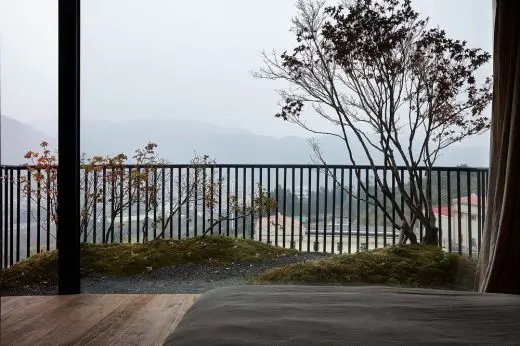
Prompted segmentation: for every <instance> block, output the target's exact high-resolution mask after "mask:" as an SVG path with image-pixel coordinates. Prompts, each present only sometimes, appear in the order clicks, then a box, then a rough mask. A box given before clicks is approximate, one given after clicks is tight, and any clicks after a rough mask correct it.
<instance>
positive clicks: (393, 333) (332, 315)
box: [165, 286, 520, 345]
mask: <svg viewBox="0 0 520 346" xmlns="http://www.w3.org/2000/svg"><path fill="white" fill-rule="evenodd" d="M340 344H342V345H343V344H370V345H374V344H488V345H489V344H492V345H497V344H509V345H512V344H513V345H514V344H518V345H520V296H509V295H499V294H496V295H495V294H477V293H472V292H455V291H439V290H426V289H400V288H389V287H375V286H361V287H359V286H358V287H329V286H236V287H227V288H220V289H216V290H212V291H209V292H207V293H206V294H204V295H203V296H202V297H201V298H200V299H199V300H198V301H197V302H196V303H195V304H194V305H193V306H192V307H191V309H190V310H189V311H188V312H187V313H186V315H185V316H184V318H183V319H182V321H181V322H180V324H179V326H178V328H177V329H176V331H175V332H173V333H172V334H171V335H170V336H169V337H168V338H167V340H166V342H165V345H340Z"/></svg>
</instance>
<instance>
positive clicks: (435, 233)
mask: <svg viewBox="0 0 520 346" xmlns="http://www.w3.org/2000/svg"><path fill="white" fill-rule="evenodd" d="M422 243H423V244H427V245H439V229H438V228H437V227H435V226H430V227H426V229H425V233H424V237H423V239H422Z"/></svg>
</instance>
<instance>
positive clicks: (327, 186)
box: [323, 167, 329, 253]
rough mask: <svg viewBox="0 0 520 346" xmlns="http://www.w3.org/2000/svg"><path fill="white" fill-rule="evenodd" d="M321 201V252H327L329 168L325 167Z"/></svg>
mask: <svg viewBox="0 0 520 346" xmlns="http://www.w3.org/2000/svg"><path fill="white" fill-rule="evenodd" d="M324 199H325V200H324V201H323V253H327V212H328V210H327V209H328V208H327V206H328V205H327V204H328V199H329V169H328V168H326V167H325V194H324Z"/></svg>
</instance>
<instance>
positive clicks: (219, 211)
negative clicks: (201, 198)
mask: <svg viewBox="0 0 520 346" xmlns="http://www.w3.org/2000/svg"><path fill="white" fill-rule="evenodd" d="M222 180H223V179H222V167H220V166H219V168H218V220H219V221H220V220H222ZM218 234H219V235H221V234H222V222H219V223H218Z"/></svg>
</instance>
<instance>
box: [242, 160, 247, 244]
mask: <svg viewBox="0 0 520 346" xmlns="http://www.w3.org/2000/svg"><path fill="white" fill-rule="evenodd" d="M246 186H247V169H246V168H245V167H244V169H243V170H242V216H243V217H242V238H243V239H246V217H245V214H246V199H247V187H246Z"/></svg>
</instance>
